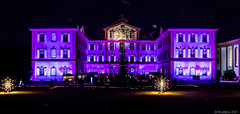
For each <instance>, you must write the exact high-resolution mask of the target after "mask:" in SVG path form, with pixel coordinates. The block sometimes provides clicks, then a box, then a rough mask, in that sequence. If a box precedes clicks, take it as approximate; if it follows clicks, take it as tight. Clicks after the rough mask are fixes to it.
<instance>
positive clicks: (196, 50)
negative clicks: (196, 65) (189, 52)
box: [195, 48, 198, 58]
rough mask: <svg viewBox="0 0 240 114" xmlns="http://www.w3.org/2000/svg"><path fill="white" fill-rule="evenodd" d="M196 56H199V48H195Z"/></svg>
mask: <svg viewBox="0 0 240 114" xmlns="http://www.w3.org/2000/svg"><path fill="white" fill-rule="evenodd" d="M195 57H196V58H197V57H198V49H197V48H195Z"/></svg>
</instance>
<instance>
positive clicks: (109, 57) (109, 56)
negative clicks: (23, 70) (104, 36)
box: [108, 54, 111, 62]
mask: <svg viewBox="0 0 240 114" xmlns="http://www.w3.org/2000/svg"><path fill="white" fill-rule="evenodd" d="M110 61H111V55H110V54H109V55H108V62H110Z"/></svg>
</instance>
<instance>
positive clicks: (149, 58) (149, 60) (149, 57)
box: [148, 54, 151, 62]
mask: <svg viewBox="0 0 240 114" xmlns="http://www.w3.org/2000/svg"><path fill="white" fill-rule="evenodd" d="M148 62H151V55H150V54H149V55H148Z"/></svg>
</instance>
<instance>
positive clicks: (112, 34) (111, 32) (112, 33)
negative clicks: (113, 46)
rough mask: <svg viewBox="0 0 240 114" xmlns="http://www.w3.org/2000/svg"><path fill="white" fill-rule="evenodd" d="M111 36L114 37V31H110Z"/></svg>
mask: <svg viewBox="0 0 240 114" xmlns="http://www.w3.org/2000/svg"><path fill="white" fill-rule="evenodd" d="M110 38H114V31H113V30H112V31H110Z"/></svg>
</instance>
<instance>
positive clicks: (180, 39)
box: [178, 33, 183, 42]
mask: <svg viewBox="0 0 240 114" xmlns="http://www.w3.org/2000/svg"><path fill="white" fill-rule="evenodd" d="M178 42H183V35H182V34H181V33H180V34H178Z"/></svg>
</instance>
